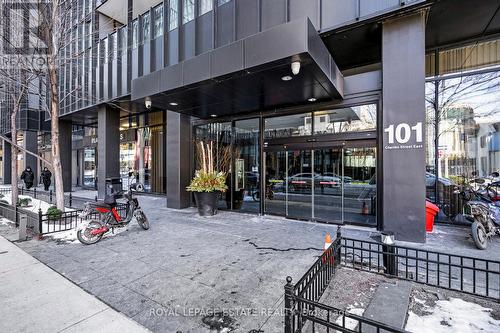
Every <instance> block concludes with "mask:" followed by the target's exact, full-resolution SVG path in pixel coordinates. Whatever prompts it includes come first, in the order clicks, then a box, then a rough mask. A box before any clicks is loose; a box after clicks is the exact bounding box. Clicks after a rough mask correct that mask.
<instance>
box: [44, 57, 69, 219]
mask: <svg viewBox="0 0 500 333" xmlns="http://www.w3.org/2000/svg"><path fill="white" fill-rule="evenodd" d="M54 61H55V59H52V60H51V61H49V66H48V72H49V82H50V116H51V119H50V125H51V126H50V128H51V142H52V167H53V168H54V182H55V184H54V186H55V189H56V205H57V208H59V209H60V210H62V211H64V184H63V177H62V168H61V153H60V152H61V150H60V148H59V89H58V86H57V84H58V83H57V69H56V67H55V66H56V65H55V63H54ZM65 158H71V156H66V157H65Z"/></svg>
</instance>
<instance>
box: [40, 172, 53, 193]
mask: <svg viewBox="0 0 500 333" xmlns="http://www.w3.org/2000/svg"><path fill="white" fill-rule="evenodd" d="M40 176H41V177H42V183H43V187H44V189H45V191H48V190H49V186H50V183H51V178H52V172H50V171H49V169H47V167H45V168H43V171H42V174H41V175H40Z"/></svg>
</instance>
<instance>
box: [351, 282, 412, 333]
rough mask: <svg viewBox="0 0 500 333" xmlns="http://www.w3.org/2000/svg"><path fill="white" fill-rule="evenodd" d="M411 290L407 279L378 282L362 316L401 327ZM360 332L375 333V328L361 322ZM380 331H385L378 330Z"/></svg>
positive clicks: (402, 326) (404, 319) (403, 323)
mask: <svg viewBox="0 0 500 333" xmlns="http://www.w3.org/2000/svg"><path fill="white" fill-rule="evenodd" d="M411 290H412V284H411V282H409V281H403V280H399V281H396V282H395V283H382V284H380V285H379V286H378V288H377V290H376V291H375V295H374V296H373V298H372V300H371V302H370V304H369V305H368V307H367V308H366V310H365V312H364V314H363V317H366V318H368V319H372V320H375V321H378V322H381V323H383V324H386V325H390V326H394V327H397V328H400V329H403V328H404V325H405V322H406V313H407V312H408V305H409V302H410V294H411ZM361 332H365V333H372V332H373V333H375V332H377V329H376V328H375V327H373V326H370V325H367V324H363V325H362V330H361ZM380 332H387V331H385V330H380Z"/></svg>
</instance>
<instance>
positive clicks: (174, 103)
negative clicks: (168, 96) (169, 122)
mask: <svg viewBox="0 0 500 333" xmlns="http://www.w3.org/2000/svg"><path fill="white" fill-rule="evenodd" d="M168 104H170V105H172V106H177V105H179V103H176V102H170V103H168Z"/></svg>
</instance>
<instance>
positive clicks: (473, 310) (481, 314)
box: [405, 298, 500, 333]
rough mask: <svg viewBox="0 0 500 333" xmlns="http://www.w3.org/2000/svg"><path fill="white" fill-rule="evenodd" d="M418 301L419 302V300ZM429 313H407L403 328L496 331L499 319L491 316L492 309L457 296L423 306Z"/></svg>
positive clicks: (436, 332) (449, 332)
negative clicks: (432, 304) (421, 314)
mask: <svg viewBox="0 0 500 333" xmlns="http://www.w3.org/2000/svg"><path fill="white" fill-rule="evenodd" d="M419 303H420V302H419ZM424 309H425V311H426V312H427V313H429V315H423V316H419V315H417V314H415V313H413V312H412V311H410V312H409V313H408V320H407V322H406V327H405V329H406V330H407V331H410V332H434V333H452V332H453V333H462V332H463V333H470V332H482V333H498V332H500V320H495V319H494V318H492V317H491V315H490V314H491V312H492V309H489V308H484V307H482V306H481V305H479V304H476V303H472V302H467V301H464V300H462V299H459V298H450V300H439V301H436V303H435V305H434V306H433V307H430V306H425V307H424Z"/></svg>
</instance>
